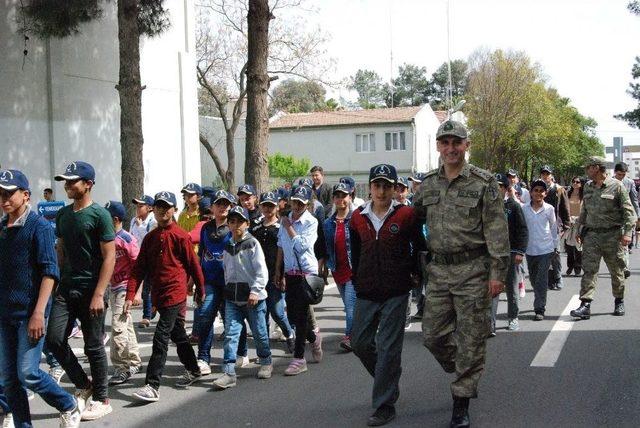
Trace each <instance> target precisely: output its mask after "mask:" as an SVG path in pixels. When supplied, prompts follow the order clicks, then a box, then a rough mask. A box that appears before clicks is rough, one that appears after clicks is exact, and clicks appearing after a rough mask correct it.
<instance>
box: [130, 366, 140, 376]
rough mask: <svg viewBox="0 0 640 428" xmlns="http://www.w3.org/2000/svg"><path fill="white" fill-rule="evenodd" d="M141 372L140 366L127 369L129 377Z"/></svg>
mask: <svg viewBox="0 0 640 428" xmlns="http://www.w3.org/2000/svg"><path fill="white" fill-rule="evenodd" d="M141 371H142V366H133V367H129V373H131V376H134V375H137V374H138V373H140V372H141Z"/></svg>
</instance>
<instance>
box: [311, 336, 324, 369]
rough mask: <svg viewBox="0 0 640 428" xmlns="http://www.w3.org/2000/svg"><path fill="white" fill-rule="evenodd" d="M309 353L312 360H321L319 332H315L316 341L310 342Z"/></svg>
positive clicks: (317, 361) (320, 337)
mask: <svg viewBox="0 0 640 428" xmlns="http://www.w3.org/2000/svg"><path fill="white" fill-rule="evenodd" d="M311 355H312V356H313V361H314V362H316V363H319V362H320V361H322V355H323V352H322V336H320V334H316V341H315V342H313V343H312V344H311Z"/></svg>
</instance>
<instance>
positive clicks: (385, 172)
mask: <svg viewBox="0 0 640 428" xmlns="http://www.w3.org/2000/svg"><path fill="white" fill-rule="evenodd" d="M375 180H385V181H388V182H389V183H391V184H396V182H397V181H398V173H397V172H396V167H395V166H393V165H389V164H386V163H381V164H380V165H376V166H374V167H373V168H371V170H370V171H369V183H371V182H372V181H375Z"/></svg>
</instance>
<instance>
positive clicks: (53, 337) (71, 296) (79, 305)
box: [46, 289, 109, 401]
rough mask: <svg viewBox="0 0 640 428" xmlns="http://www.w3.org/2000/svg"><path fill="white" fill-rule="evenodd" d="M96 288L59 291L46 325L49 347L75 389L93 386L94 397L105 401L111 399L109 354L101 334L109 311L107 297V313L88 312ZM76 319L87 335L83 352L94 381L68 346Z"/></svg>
mask: <svg viewBox="0 0 640 428" xmlns="http://www.w3.org/2000/svg"><path fill="white" fill-rule="evenodd" d="M93 291H94V290H93V289H89V290H82V291H78V290H68V291H67V290H58V291H57V292H56V294H55V296H54V298H53V305H52V307H51V315H50V316H49V325H48V326H47V336H46V342H47V347H48V348H49V350H50V351H51V352H52V353H53V355H54V356H55V357H56V359H57V360H58V362H59V363H60V365H61V366H62V368H63V369H64V370H65V371H66V372H67V376H69V379H70V380H71V382H73V384H74V385H75V386H76V388H80V389H86V388H90V387H92V388H93V400H94V401H105V400H107V399H108V398H109V395H108V388H107V367H108V362H107V353H106V352H105V350H104V344H103V342H102V335H103V333H104V318H105V314H106V312H107V306H108V304H107V297H106V295H105V298H104V308H105V310H104V312H103V313H102V315H99V316H92V315H90V314H89V306H90V304H91V299H92V298H93ZM76 318H77V319H78V320H80V328H81V329H82V335H83V337H84V353H85V355H86V356H87V358H88V359H89V366H90V367H91V379H92V380H91V381H90V380H89V377H88V376H87V374H86V373H85V371H84V370H83V369H82V366H80V363H79V362H78V359H77V358H76V356H75V355H74V354H73V351H72V350H71V347H70V346H69V339H68V338H69V335H70V334H71V330H72V329H73V325H74V323H75V321H76Z"/></svg>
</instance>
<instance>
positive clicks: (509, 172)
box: [507, 168, 518, 177]
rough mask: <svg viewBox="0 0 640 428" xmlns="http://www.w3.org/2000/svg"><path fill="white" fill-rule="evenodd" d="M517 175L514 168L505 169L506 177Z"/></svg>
mask: <svg viewBox="0 0 640 428" xmlns="http://www.w3.org/2000/svg"><path fill="white" fill-rule="evenodd" d="M517 176H518V171H516V170H515V169H513V168H511V169H509V171H507V177H517Z"/></svg>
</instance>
